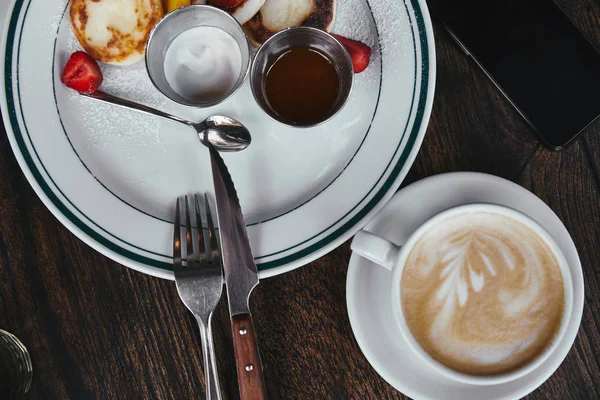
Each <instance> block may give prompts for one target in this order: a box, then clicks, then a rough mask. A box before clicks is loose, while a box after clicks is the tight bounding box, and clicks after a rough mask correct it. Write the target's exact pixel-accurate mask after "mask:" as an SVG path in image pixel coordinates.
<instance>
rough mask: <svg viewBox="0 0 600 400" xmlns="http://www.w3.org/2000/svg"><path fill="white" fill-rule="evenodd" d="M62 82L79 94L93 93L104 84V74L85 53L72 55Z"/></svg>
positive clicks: (77, 52)
mask: <svg viewBox="0 0 600 400" xmlns="http://www.w3.org/2000/svg"><path fill="white" fill-rule="evenodd" d="M60 80H61V81H62V83H64V84H65V85H66V86H68V87H70V88H71V89H75V90H77V91H78V92H79V93H93V92H95V91H96V90H98V88H99V87H100V84H101V83H102V72H101V71H100V67H98V64H97V63H96V60H94V59H93V58H92V56H90V55H89V54H87V53H85V52H83V51H76V52H75V53H73V54H71V57H69V61H67V65H65V69H64V70H63V72H62V75H61V76H60Z"/></svg>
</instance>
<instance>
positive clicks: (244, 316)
mask: <svg viewBox="0 0 600 400" xmlns="http://www.w3.org/2000/svg"><path fill="white" fill-rule="evenodd" d="M209 151H210V161H211V168H212V174H213V183H214V186H215V199H216V202H217V220H218V221H219V234H220V236H221V256H222V261H223V269H224V271H225V282H226V287H227V300H228V302H229V315H230V317H231V328H232V330H233V348H234V351H235V363H236V369H237V376H238V384H239V387H240V398H241V400H262V399H266V398H267V396H266V387H265V381H264V378H263V371H262V365H261V361H260V355H259V353H258V344H257V343H256V335H255V333H254V324H253V322H252V315H251V314H250V306H249V302H248V300H249V298H250V293H251V292H252V289H254V288H255V287H256V285H258V270H257V268H256V264H255V263H254V257H253V256H252V251H251V249H250V242H249V241H248V233H247V232H246V224H245V223H244V216H243V215H242V209H241V208H240V202H239V199H238V196H237V192H236V190H235V186H234V185H233V181H232V180H231V175H230V174H229V171H228V170H227V166H226V165H225V162H224V161H223V159H222V158H221V156H220V155H219V152H217V151H216V150H215V148H214V147H213V146H212V145H210V146H209Z"/></svg>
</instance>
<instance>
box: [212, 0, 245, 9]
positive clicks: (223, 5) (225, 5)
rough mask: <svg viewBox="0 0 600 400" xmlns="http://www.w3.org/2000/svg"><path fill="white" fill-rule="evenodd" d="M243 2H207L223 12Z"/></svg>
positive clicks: (222, 0) (228, 0) (218, 0)
mask: <svg viewBox="0 0 600 400" xmlns="http://www.w3.org/2000/svg"><path fill="white" fill-rule="evenodd" d="M242 1H244V0H208V2H209V3H210V4H212V5H214V6H217V7H219V8H221V9H223V10H227V9H229V8H233V7H237V6H238V5H239V4H240V3H241V2H242Z"/></svg>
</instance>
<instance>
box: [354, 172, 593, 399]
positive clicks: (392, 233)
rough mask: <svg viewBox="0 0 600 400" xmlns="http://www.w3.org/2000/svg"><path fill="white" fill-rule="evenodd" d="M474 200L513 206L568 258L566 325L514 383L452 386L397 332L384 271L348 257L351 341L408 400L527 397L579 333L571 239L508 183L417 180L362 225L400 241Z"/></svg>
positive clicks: (542, 207)
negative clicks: (545, 354) (541, 359)
mask: <svg viewBox="0 0 600 400" xmlns="http://www.w3.org/2000/svg"><path fill="white" fill-rule="evenodd" d="M475 202H481V203H495V204H499V205H504V206H508V207H511V208H514V209H516V210H519V211H521V212H523V213H524V214H526V215H528V216H529V217H531V218H533V219H534V220H536V221H537V222H538V223H539V224H540V225H542V226H543V227H544V228H546V230H547V231H548V232H549V233H550V234H551V235H552V237H553V238H554V240H556V242H557V243H558V245H559V246H560V248H561V250H562V251H563V253H564V255H565V257H566V258H567V261H568V262H569V265H570V268H571V275H572V277H573V284H574V292H573V313H572V317H571V322H570V327H569V328H568V330H567V332H566V333H565V336H564V338H563V339H562V341H561V343H560V344H559V346H558V348H557V349H556V351H555V352H554V353H553V354H552V355H551V356H550V358H549V359H548V360H547V361H546V362H545V363H544V364H542V365H541V367H540V368H539V369H537V370H535V371H533V372H531V373H530V374H528V375H525V376H524V377H522V378H520V379H518V380H515V381H512V382H509V383H505V384H501V385H496V386H471V385H465V384H459V383H456V382H454V381H451V380H449V379H448V378H445V377H444V376H442V375H439V374H438V373H437V372H435V371H431V370H429V369H426V367H425V366H424V365H423V363H422V361H421V360H420V359H419V358H418V356H417V355H416V354H414V353H413V352H412V350H411V349H410V348H409V346H408V344H407V343H406V342H405V340H404V338H403V337H402V335H401V334H400V333H399V332H398V331H397V328H396V327H395V321H394V318H393V314H392V311H391V301H390V291H389V279H390V277H391V272H390V271H388V270H386V269H385V268H383V267H381V266H378V265H376V264H374V263H372V262H370V261H368V260H366V259H364V258H362V257H360V256H359V255H357V254H352V257H351V258H350V264H349V267H348V278H347V283H346V301H347V304H348V314H349V317H350V323H351V325H352V330H353V331H354V336H355V337H356V341H357V342H358V345H359V346H360V348H361V350H362V352H363V353H364V355H365V357H366V358H367V360H368V361H369V363H371V365H372V366H373V368H375V370H376V371H377V373H379V375H381V376H382V377H383V378H384V379H385V380H386V381H387V382H388V383H389V384H390V385H392V386H393V387H394V388H395V389H397V390H399V391H400V392H402V393H404V394H405V395H406V396H409V397H411V398H413V399H444V400H454V399H460V400H470V399H474V400H481V399H486V400H494V399H518V398H521V397H523V396H526V395H527V394H529V393H531V392H532V391H533V390H535V389H536V388H537V387H539V386H540V385H541V384H542V383H544V382H545V381H546V380H547V379H548V378H549V377H550V376H551V375H552V374H553V373H554V371H555V370H556V369H557V368H558V366H559V365H560V364H561V363H562V361H563V360H564V359H565V357H566V356H567V353H568V352H569V350H570V349H571V346H572V345H573V342H574V341H575V337H576V336H577V331H578V330H579V324H580V322H581V316H582V313H583V298H584V293H583V290H584V289H583V273H582V270H581V263H580V261H579V256H578V255H577V249H576V248H575V244H574V243H573V240H572V239H571V236H570V235H569V233H568V232H567V229H566V228H565V226H564V225H563V224H562V222H561V221H560V219H559V218H558V217H557V216H556V214H554V212H553V211H552V210H551V209H550V207H548V206H547V205H546V204H545V203H544V202H543V201H542V200H540V199H539V198H538V197H536V196H535V195H534V194H532V193H531V192H529V191H528V190H526V189H524V188H522V187H521V186H519V185H517V184H515V183H512V182H510V181H507V180H505V179H502V178H498V177H495V176H492V175H487V174H480V173H472V172H457V173H448V174H442V175H437V176H433V177H430V178H427V179H423V180H422V181H419V182H417V183H414V184H412V185H410V186H407V187H406V188H405V189H402V190H401V191H399V192H398V193H397V194H396V195H395V196H394V197H393V198H392V200H391V201H390V202H389V203H388V204H387V205H386V206H385V207H384V208H383V210H382V211H381V212H380V213H379V214H378V215H376V216H375V218H373V220H371V222H369V224H367V225H366V226H365V228H363V229H365V230H367V231H369V232H373V233H376V234H377V235H379V236H382V237H384V238H386V239H388V240H390V241H392V242H394V243H396V244H402V243H404V241H405V240H406V239H407V238H408V236H409V235H410V234H411V233H412V232H413V231H414V230H415V229H416V228H417V227H418V226H419V225H420V224H422V223H423V222H425V221H426V220H427V219H429V218H430V217H432V216H433V215H435V214H437V213H438V212H440V211H443V210H445V209H447V208H450V207H453V206H457V205H462V204H467V203H475ZM396 332H398V333H396Z"/></svg>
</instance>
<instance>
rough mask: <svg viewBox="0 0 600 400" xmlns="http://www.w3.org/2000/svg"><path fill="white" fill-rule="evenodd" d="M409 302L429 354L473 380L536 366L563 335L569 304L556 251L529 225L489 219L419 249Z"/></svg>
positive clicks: (411, 320)
mask: <svg viewBox="0 0 600 400" xmlns="http://www.w3.org/2000/svg"><path fill="white" fill-rule="evenodd" d="M401 298H402V309H403V312H404V316H405V319H406V322H407V324H408V327H409V329H410V331H411V333H412V335H413V336H414V337H415V339H416V340H417V342H418V343H419V344H420V345H421V347H422V348H423V349H424V350H425V351H426V352H427V353H428V354H429V355H431V356H432V357H433V358H434V359H436V360H437V361H439V362H441V363H442V364H444V365H446V366H447V367H449V368H452V369H454V370H456V371H459V372H462V373H466V374H470V375H495V374H501V373H505V372H510V371H512V370H514V369H517V368H519V367H521V366H523V365H525V364H527V363H529V362H530V361H532V360H533V359H535V358H536V357H537V356H538V355H539V354H540V353H541V352H543V351H544V349H545V348H546V347H548V346H549V345H550V343H551V342H552V340H553V338H554V336H555V334H556V332H557V331H558V329H559V327H560V322H561V318H562V313H563V308H564V302H565V294H564V285H563V278H562V274H561V271H560V267H559V263H558V261H557V260H556V258H555V256H554V254H553V253H552V251H551V249H550V248H549V247H548V245H547V244H546V243H545V242H544V241H543V240H542V239H541V238H540V237H539V236H538V235H537V234H536V233H535V232H534V231H533V230H531V229H530V228H529V227H527V226H526V225H524V224H522V223H521V222H518V221H516V220H514V219H512V218H509V217H506V216H503V215H499V214H493V213H486V212H477V213H470V214H464V215H459V216H454V217H450V218H449V219H447V220H445V221H443V222H441V223H439V224H438V225H436V226H435V227H433V228H432V229H431V230H429V231H428V232H426V233H425V234H424V235H423V236H422V237H421V238H420V239H419V240H418V241H417V243H416V245H415V246H414V248H413V249H412V250H411V252H410V254H409V256H408V259H407V261H406V264H405V268H404V271H403V273H402V279H401Z"/></svg>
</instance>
